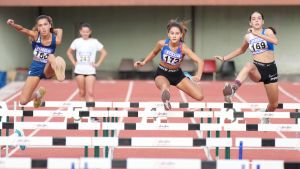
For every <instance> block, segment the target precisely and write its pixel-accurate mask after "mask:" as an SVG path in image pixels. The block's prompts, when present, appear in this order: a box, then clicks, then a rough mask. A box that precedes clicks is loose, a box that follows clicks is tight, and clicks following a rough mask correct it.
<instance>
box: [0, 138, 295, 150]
mask: <svg viewBox="0 0 300 169" xmlns="http://www.w3.org/2000/svg"><path fill="white" fill-rule="evenodd" d="M233 141H235V144H233ZM240 142H243V147H254V148H255V147H264V148H265V147H276V148H300V139H299V138H272V139H268V138H246V137H244V138H242V137H237V138H235V139H234V138H205V139H202V138H191V137H131V138H116V137H4V136H2V137H0V145H3V146H6V145H14V146H15V145H25V146H64V147H66V148H67V147H72V148H73V147H77V146H78V147H83V146H89V147H93V146H109V147H143V148H144V147H165V148H167V147H172V148H181V147H186V148H189V147H190V148H192V147H239V145H240Z"/></svg>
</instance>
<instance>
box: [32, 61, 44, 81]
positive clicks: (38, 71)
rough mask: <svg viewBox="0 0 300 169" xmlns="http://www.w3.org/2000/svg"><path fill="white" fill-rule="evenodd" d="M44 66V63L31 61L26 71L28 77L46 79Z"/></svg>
mask: <svg viewBox="0 0 300 169" xmlns="http://www.w3.org/2000/svg"><path fill="white" fill-rule="evenodd" d="M45 66H46V63H43V62H38V61H35V60H33V61H32V62H31V65H30V68H29V71H28V76H38V77H39V78H40V79H46V76H45V73H44V69H45Z"/></svg>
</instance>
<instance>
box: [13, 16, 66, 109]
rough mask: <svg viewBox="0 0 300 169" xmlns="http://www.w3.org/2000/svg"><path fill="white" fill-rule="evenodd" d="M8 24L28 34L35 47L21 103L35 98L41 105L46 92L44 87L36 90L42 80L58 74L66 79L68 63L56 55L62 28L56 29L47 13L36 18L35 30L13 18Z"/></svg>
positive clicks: (35, 105) (23, 103)
mask: <svg viewBox="0 0 300 169" xmlns="http://www.w3.org/2000/svg"><path fill="white" fill-rule="evenodd" d="M7 24H8V25H9V26H11V27H13V28H15V29H16V30H17V31H19V32H21V33H23V34H25V35H27V36H28V37H29V39H30V41H31V43H32V49H33V60H32V63H31V65H30V68H29V71H28V77H27V79H26V82H25V85H24V87H23V89H22V93H21V96H20V104H22V105H25V104H27V103H28V102H30V101H31V100H34V107H39V106H40V104H41V99H42V97H43V96H44V94H45V92H46V90H45V88H44V87H40V88H39V89H38V90H37V91H36V92H34V90H35V89H36V88H37V86H38V84H39V82H40V80H41V79H43V78H52V77H53V76H56V78H57V80H58V81H63V80H64V79H65V68H66V63H65V61H64V60H63V59H62V57H59V56H57V57H56V56H54V52H55V49H56V45H59V44H60V43H61V40H62V29H58V28H56V29H54V28H53V22H52V18H51V17H49V16H47V15H40V16H38V17H37V18H36V25H35V27H34V29H33V30H29V29H26V28H24V27H23V26H21V25H18V24H16V23H15V22H14V20H12V19H8V20H7Z"/></svg>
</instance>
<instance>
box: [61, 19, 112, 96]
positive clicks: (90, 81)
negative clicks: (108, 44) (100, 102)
mask: <svg viewBox="0 0 300 169" xmlns="http://www.w3.org/2000/svg"><path fill="white" fill-rule="evenodd" d="M79 34H80V37H79V38H77V39H75V40H74V41H73V42H72V44H71V46H70V48H69V49H68V51H67V55H68V58H69V59H70V61H71V62H72V64H73V65H74V67H75V70H74V73H75V76H76V82H77V86H78V88H79V94H80V98H81V100H83V101H88V102H92V101H94V86H95V81H96V68H97V67H99V66H100V65H101V63H102V62H103V60H104V58H105V57H106V55H107V52H106V50H105V49H104V47H103V45H102V44H101V43H100V42H99V41H98V40H97V39H95V38H91V34H92V28H91V26H90V24H88V23H83V24H81V26H80V29H79ZM74 51H76V60H75V59H74V56H73V53H74ZM97 52H100V57H99V60H98V61H97V62H96V55H97Z"/></svg>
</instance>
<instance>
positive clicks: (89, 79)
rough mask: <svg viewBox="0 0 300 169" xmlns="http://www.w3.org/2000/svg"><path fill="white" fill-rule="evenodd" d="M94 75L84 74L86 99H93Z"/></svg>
mask: <svg viewBox="0 0 300 169" xmlns="http://www.w3.org/2000/svg"><path fill="white" fill-rule="evenodd" d="M95 82H96V77H95V76H86V78H85V89H86V90H85V91H86V101H88V102H92V101H94V88H95Z"/></svg>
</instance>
